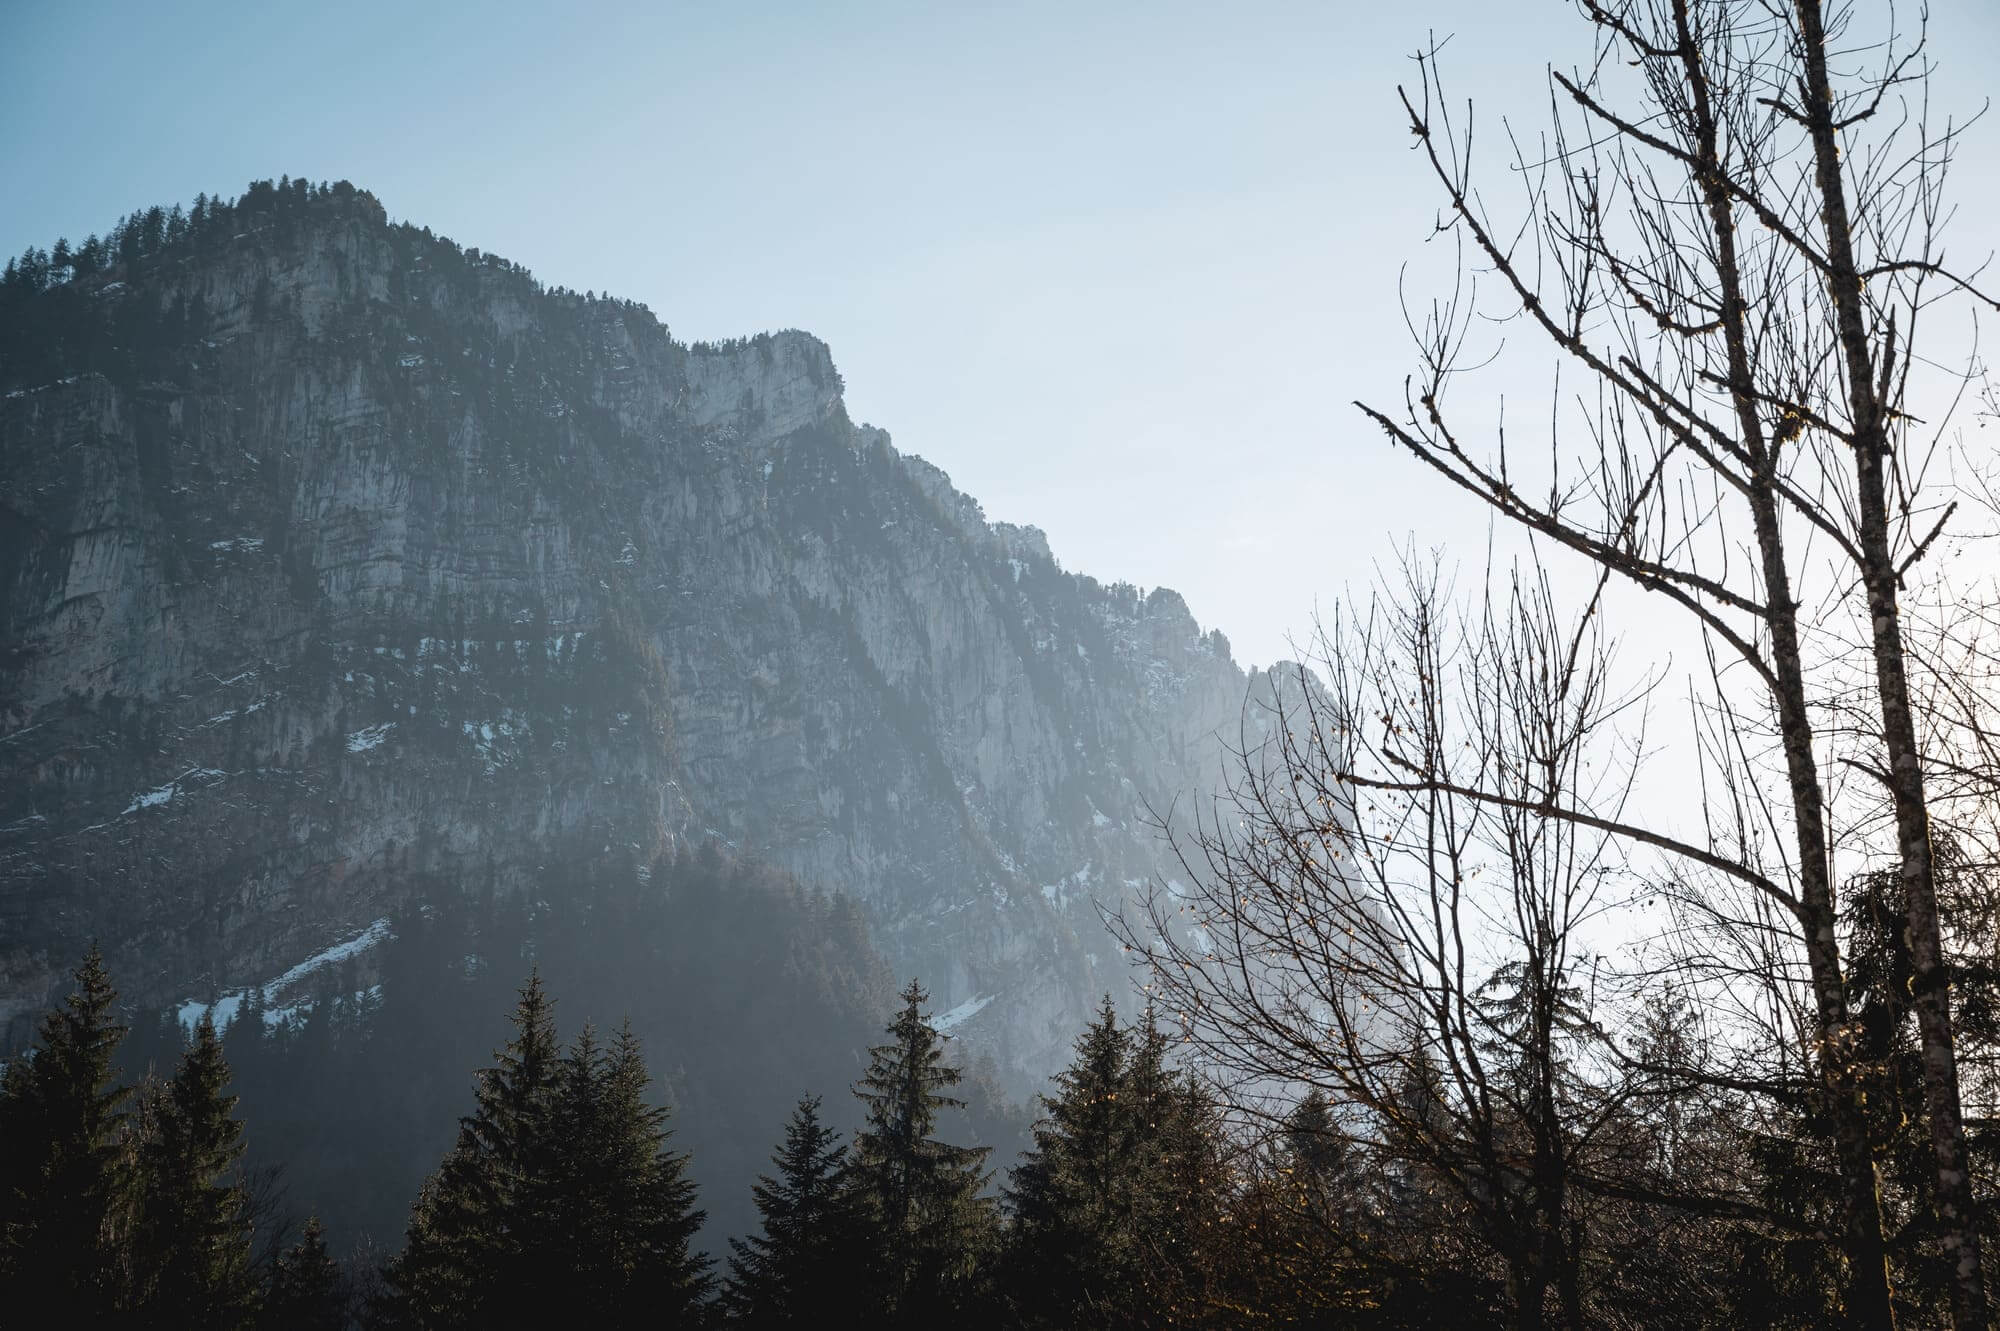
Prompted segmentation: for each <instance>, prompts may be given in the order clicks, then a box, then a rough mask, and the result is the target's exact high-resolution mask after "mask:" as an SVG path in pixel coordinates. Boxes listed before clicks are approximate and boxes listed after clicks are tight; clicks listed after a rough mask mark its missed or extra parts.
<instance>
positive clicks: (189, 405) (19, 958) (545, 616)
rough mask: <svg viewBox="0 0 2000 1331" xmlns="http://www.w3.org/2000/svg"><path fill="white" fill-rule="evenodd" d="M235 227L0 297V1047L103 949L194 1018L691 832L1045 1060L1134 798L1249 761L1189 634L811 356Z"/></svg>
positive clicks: (1160, 803)
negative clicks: (790, 885) (576, 867)
mask: <svg viewBox="0 0 2000 1331" xmlns="http://www.w3.org/2000/svg"><path fill="white" fill-rule="evenodd" d="M280 202H281V203H282V202H283V199H282V196H281V198H280ZM248 204H249V201H248V200H247V199H246V201H245V204H244V205H239V207H238V208H237V210H236V213H235V215H234V216H233V219H232V221H231V223H230V225H229V226H227V227H222V228H216V227H209V228H208V229H207V230H205V231H196V232H193V233H191V236H190V238H189V239H187V240H185V241H184V242H182V243H180V244H179V245H178V246H176V245H167V246H164V247H163V248H162V249H161V250H160V252H159V253H156V254H154V255H152V256H150V257H149V258H148V259H146V260H144V261H137V260H135V261H133V262H131V263H128V264H124V265H121V266H119V267H116V268H111V269H109V270H105V271H100V272H98V273H95V274H92V275H89V276H87V277H78V278H76V279H74V280H71V281H68V282H65V283H62V284H60V285H58V286H54V287H51V288H50V289H48V290H45V291H39V292H36V293H32V294H30V295H20V296H17V298H16V299H14V300H13V301H12V303H10V304H8V305H6V306H4V307H0V310H3V311H4V312H0V319H6V320H11V321H14V322H15V323H16V327H15V328H14V329H13V330H11V331H12V333H14V334H17V335H21V334H36V335H37V340H36V341H35V342H34V343H33V345H34V347H35V348H36V350H35V352H34V354H33V355H27V354H25V353H17V354H15V355H12V356H11V357H9V358H8V359H7V360H4V361H0V1043H4V1045H5V1046H6V1047H16V1046H18V1045H19V1044H21V1043H22V1042H23V1041H25V1039H26V1038H27V1037H28V1034H29V1027H28V1021H29V1018H30V1015H31V1014H32V1013H33V1012H34V1011H36V1010H37V1009H38V1008H39V1006H40V1005H41V1004H43V1003H45V1002H47V1001H48V1000H49V999H50V998H51V996H52V995H53V994H55V993H57V992H58V991H59V990H60V987H61V980H62V973H63V972H64V971H65V970H66V968H67V967H68V966H69V965H70V964H71V963H72V962H73V961H74V958H75V957H76V955H77V954H78V953H79V952H80V951H81V949H82V948H83V947H84V946H85V945H86V944H87V942H88V940H90V939H92V938H96V939H98V940H100V941H101V942H102V944H103V945H104V947H105V948H106V950H107V953H108V954H109V956H110V958H111V961H112V964H113V965H114V967H115V969H116V972H117V973H118V974H119V976H120V977H121V979H122V980H123V982H124V983H125V985H126V987H127V988H128V990H130V991H131V993H132V996H134V997H136V998H138V999H140V1000H143V1001H151V1002H168V1001H175V1000H182V999H186V998H189V997H201V996H203V995H204V994H207V993H212V992H215V991H218V990H222V989H227V988H230V987H234V986H240V985H245V984H250V983H256V982H260V981H262V980H265V979H268V978H269V977H270V976H272V975H275V974H277V973H279V972H281V971H283V970H284V969H285V968H286V967H287V966H290V965H292V964H294V963H296V962H297V961H299V960H300V959H301V958H304V957H306V956H308V955H310V954H312V953H314V952H316V951H317V950H319V949H321V948H323V947H325V946H326V945H327V944H328V943H329V942H330V941H336V940H338V939H339V938H341V937H343V936H345V935H347V934H349V933H352V932H354V931H357V930H360V929H362V928H363V927H365V926H366V925H367V924H368V923H369V922H370V921H373V920H375V919H377V918H379V917H380V916H381V915H383V914H384V913H385V911H386V910H387V908H388V907H389V906H391V905H392V904H393V903H395V902H397V901H399V900H404V899H407V898H409V897H410V896H411V895H412V894H419V895H420V894H422V893H425V892H438V891H483V890H487V889H489V888H490V889H492V890H496V891H501V892H509V891H534V890H536V887H537V881H538V875H540V874H541V872H542V871H543V869H544V866H546V865H548V864H549V863H550V862H551V860H552V858H553V857H558V856H561V857H572V858H585V859H601V860H603V861H604V862H605V863H606V864H607V865H609V866H612V867H611V868H610V869H607V871H616V872H635V873H638V874H640V875H641V876H642V877H643V876H644V874H645V872H646V871H645V868H644V866H645V865H647V864H648V863H650V862H651V861H652V860H653V859H654V858H655V857H657V856H659V855H662V854H668V853H671V852H672V851H673V850H674V848H675V847H676V846H678V845H680V844H684V843H686V842H688V841H690V840H699V839H701V838H703V837H706V836H715V837H719V838H722V839H724V840H726V841H729V842H731V843H733V844H735V845H736V846H738V847H739V848H740V849H742V850H744V851H746V852H748V853H751V854H755V855H758V856H761V857H764V858H767V859H770V860H772V861H775V862H776V863H779V864H781V865H783V866H785V867H788V868H790V869H791V870H793V871H795V872H796V873H798V874H799V875H801V876H802V877H804V878H806V879H807V880H809V881H811V882H813V883H816V884H818V885H820V886H823V887H825V888H828V889H837V890H840V891H844V892H848V893H851V894H853V895H854V896H856V897H857V898H859V899H860V900H861V901H862V902H864V903H865V904H866V906H867V908H868V910H869V912H870V913H871V916H872V919H873V921H874V926H875V931H876V938H877V942H878V944H879V945H880V946H882V947H883V949H884V950H885V952H886V953H887V954H888V955H889V957H890V958H891V959H892V960H893V961H894V963H895V964H896V966H897V967H898V969H899V970H901V971H902V972H903V973H905V974H915V975H918V976H921V977H922V978H923V979H924V980H925V982H926V983H927V984H928V985H929V986H930V987H931V989H932V993H933V996H934V998H935V1000H936V1003H937V1006H938V1008H939V1010H940V1011H941V1012H945V1013H947V1014H948V1016H949V1017H950V1019H951V1024H952V1025H953V1026H954V1028H955V1032H956V1033H957V1034H958V1035H960V1036H962V1037H964V1038H965V1039H966V1040H967V1042H968V1044H969V1045H970V1046H971V1048H972V1049H973V1050H976V1051H977V1050H983V1051H988V1052H991V1053H992V1054H994V1055H995V1056H996V1058H997V1060H998V1062H999V1065H1000V1066H1001V1068H1002V1069H1003V1070H1004V1071H1006V1072H1008V1073H1010V1074H1012V1075H1011V1076H1010V1078H1009V1080H1010V1081H1013V1082H1014V1083H1015V1084H1016V1085H1017V1086H1025V1085H1027V1084H1028V1083H1029V1081H1030V1079H1032V1078H1036V1077H1039V1076H1040V1075H1042V1074H1044V1073H1046V1072H1047V1071H1049V1070H1051V1069H1052V1068H1053V1067H1054V1066H1056V1065H1058V1064H1059V1063H1060V1061H1061V1059H1062V1057H1063V1055H1064V1053H1065V1052H1066V1049H1067V1045H1068V1042H1069V1040H1070V1039H1071V1037H1072V1036H1073V1034H1074V1032H1075V1031H1076V1030H1077V1029H1079V1028H1080V1026H1081V1025H1082V1023H1083V1021H1084V1020H1085V1019H1086V1016H1087V1013H1088V1009H1089V1006H1090V1004H1091V1003H1092V1001H1093V1000H1094V998H1095V997H1096V995H1097V994H1099V993H1101V992H1104V991H1107V990H1115V991H1122V990H1123V989H1124V988H1125V986H1126V985H1127V984H1128V983H1129V977H1128V968H1127V966H1126V964H1125V959H1124V958H1123V957H1121V956H1120V955H1119V949H1118V947H1117V945H1116V944H1115V943H1114V942H1113V941H1112V940H1111V938H1110V937H1109V935H1108V934H1107V933H1106V932H1105V930H1104V928H1103V925H1102V923H1101V919H1100V915H1099V909H1100V906H1108V907H1112V908H1115V907H1116V906H1117V904H1118V903H1119V902H1120V900H1121V899H1123V898H1124V897H1125V896H1127V895H1128V894H1130V893H1132V892H1135V891H1137V890H1140V889H1141V888H1142V887H1143V886H1144V885H1145V884H1146V883H1147V882H1148V881H1149V880H1151V879H1153V878H1154V877H1155V876H1156V875H1157V876H1158V877H1160V878H1162V879H1166V878H1171V877H1172V875H1173V873H1174V872H1176V871H1175V870H1174V869H1173V868H1172V867H1171V864H1170V860H1169V858H1168V855H1167V852H1166V848H1165V846H1164V845H1163V844H1162V843H1161V842H1160V840H1159V838H1158V835H1157V833H1156V831H1155V830H1154V829H1153V828H1152V826H1151V825H1150V822H1149V818H1148V813H1147V810H1148V808H1149V806H1150V807H1152V808H1156V809H1158V810H1161V811H1165V810H1166V809H1167V808H1168V807H1169V806H1170V805H1171V804H1172V803H1173V802H1174V801H1175V799H1176V798H1177V797H1179V798H1184V797H1185V796H1187V795H1188V794H1189V793H1191V792H1196V791H1201V790H1207V789H1212V788H1214V786H1215V784H1216V781H1217V778H1218V775H1219V772H1220V758H1221V739H1222V738H1223V737H1226V738H1227V739H1229V740H1231V741H1234V740H1235V739H1236V738H1237V735H1238V724H1239V721H1240V720H1241V718H1242V716H1243V706H1244V699H1245V696H1246V687H1247V686H1248V685H1249V684H1250V683H1251V681H1249V680H1247V679H1246V677H1245V675H1244V674H1243V672H1242V671H1241V670H1240V669H1239V668H1238V667H1237V666H1236V665H1235V664H1234V663H1233V662H1232V660H1231V658H1230V654H1229V648H1228V644H1227V642H1226V641H1225V640H1224V639H1223V638H1222V636H1221V635H1220V634H1218V633H1208V634H1204V633H1203V632H1202V631H1201V629H1200V628H1199V626H1198V625H1197V623H1196V621H1195V620H1194V618H1193V616H1192V615H1191V614H1190V612H1189V610H1188V607H1187V606H1186V605H1185V603H1184V602H1183V601H1182V600H1181V598H1180V597H1179V596H1178V595H1176V594H1174V593H1173V592H1170V591H1166V590H1163V589H1162V590H1156V591H1153V592H1152V593H1151V594H1150V595H1146V594H1141V593H1140V592H1139V591H1138V590H1137V589H1135V588H1133V587H1131V586H1127V585H1114V586H1103V585H1100V584H1098V583H1097V582H1095V581H1093V580H1091V579H1090V578H1088V577H1084V576H1080V575H1077V574H1074V573H1070V572H1067V571H1065V570H1063V569H1062V568H1061V567H1060V566H1059V565H1058V564H1057V562H1056V560H1055V558H1054V557H1053V555H1052V554H1051V552H1050V550H1049V547H1048V543H1047V541H1046V539H1045V538H1044V537H1043V536H1042V534H1041V533H1040V532H1039V531H1037V530H1035V529H1034V528H1032V527H1014V526H1009V525H1006V524H990V523H988V522H987V521H986V520H985V518H984V516H983V515H982V513H981V511H980V508H979V505H978V504H977V503H976V502H974V501H973V500H972V499H970V498H968V497H966V496H965V495H963V494H960V493H959V492H958V491H956V490H955V489H953V488H952V486H951V483H950V481H949V479H948V478H947V477H946V476H945V474H944V473H943V472H942V471H940V470H938V469H937V468H936V467H933V466H931V465H930V464H928V463H926V462H923V461H922V460H921V459H919V458H916V457H913V456H910V455H907V454H903V453H900V452H898V451H897V449H896V448H895V447H894V446H893V445H892V444H891V442H890V439H889V436H888V435H887V434H885V433H883V432H882V431H880V430H876V429H872V428H869V427H865V426H860V425H856V424H854V423H852V422H851V421H850V420H849V419H848V417H847V415H846V412H845V409H844V407H843V405H842V400H841V388H842V385H841V380H840V376H839V375H838V373H837V372H836V371H835V369H834V364H833V360H832V357H831V355H830V354H829V352H828V349H827V348H826V346H825V345H824V344H822V343H820V342H819V341H818V340H816V339H814V338H812V337H810V336H808V335H806V334H804V333H799V332H783V333H777V334H771V335H764V336H759V337H755V338H751V339H748V340H745V341H741V342H735V343H730V344H727V345H718V346H710V345H693V346H689V345H685V344H682V343H679V342H676V341H675V340H673V338H672V337H671V336H670V335H669V334H668V332H667V330H666V329H665V328H664V327H662V326H661V325H660V324H659V323H658V322H657V321H656V320H655V319H654V317H653V316H652V315H651V314H650V313H648V312H647V311H646V310H645V309H643V308H642V307H639V306H635V305H631V304H628V303H624V302H618V301H612V300H603V299H598V300H591V299H585V298H583V297H580V296H577V295H575V294H573V293H567V292H557V291H548V290H544V289H542V288H541V287H539V286H538V285H537V284H535V283H534V282H533V281H532V279H530V278H529V277H528V276H527V275H526V273H524V272H523V271H522V270H520V269H518V268H517V267H515V266H513V265H511V264H508V263H505V262H504V261H500V260H497V259H494V258H492V257H491V256H482V255H480V254H479V253H478V252H477V251H462V250H460V249H459V248H458V247H456V246H454V245H453V244H451V243H450V242H448V241H444V240H441V239H437V238H433V237H432V236H430V235H429V233H428V232H424V231H418V230H414V229H412V228H409V227H404V226H391V225H390V224H388V223H387V221H386V220H385V218H384V217H383V215H382V212H381V209H380V208H379V206H378V205H376V204H375V202H374V200H373V199H372V198H370V197H369V196H368V195H366V194H362V193H353V192H349V193H340V194H327V195H316V196H314V197H313V198H312V199H311V200H310V201H307V202H298V203H296V204H294V205H292V206H289V207H280V206H273V207H270V208H268V209H266V210H264V211H263V212H259V211H258V210H257V209H255V208H253V207H250V206H248ZM225 231H226V232H227V233H228V234H222V232H225ZM44 327H46V331H47V336H46V337H41V336H40V335H39V334H40V331H41V330H43V328H44ZM7 345H14V346H20V345H24V343H23V341H22V337H21V336H16V337H14V338H13V340H12V341H11V342H9V343H7Z"/></svg>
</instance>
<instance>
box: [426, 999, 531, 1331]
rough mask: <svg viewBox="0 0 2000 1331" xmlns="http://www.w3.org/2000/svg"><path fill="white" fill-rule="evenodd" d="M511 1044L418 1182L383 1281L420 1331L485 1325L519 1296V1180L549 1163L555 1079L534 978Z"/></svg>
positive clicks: (518, 1007) (519, 1009) (520, 1007)
mask: <svg viewBox="0 0 2000 1331" xmlns="http://www.w3.org/2000/svg"><path fill="white" fill-rule="evenodd" d="M513 1021H514V1036H513V1038H512V1039H511V1040H509V1041H508V1042H507V1044H506V1045H505V1046H504V1047H502V1048H501V1049H500V1050H499V1051H498V1052H497V1053H496V1054H495V1056H494V1066H493V1067H491V1068H488V1069H487V1070H486V1071H485V1073H484V1074H483V1075H482V1076H481V1077H480V1080H479V1087H478V1090H477V1092H476V1096H477V1101H476V1106H475V1108H474V1110H473V1113H472V1114H471V1115H470V1116H468V1117H466V1118H463V1119H460V1120H459V1129H458V1141H457V1143H456V1144H455V1145H454V1146H453V1147H452V1149H451V1151H450V1152H449V1153H448V1154H447V1155H446V1156H445V1158H444V1162H443V1163H442V1164H441V1165H439V1167H438V1170H437V1172H436V1173H435V1174H433V1175H432V1176H431V1177H430V1178H429V1179H427V1180H426V1181H425V1183H424V1186H423V1190H422V1191H421V1192H420V1193H419V1194H418V1196H417V1202H416V1206H415V1207H414V1208H413V1210H412V1212H411V1216H410V1227H409V1233H408V1238H407V1242H406V1245H405V1247H404V1249H403V1251H402V1253H401V1254H400V1255H399V1256H398V1257H397V1258H396V1259H395V1261H394V1262H393V1263H391V1265H390V1270H389V1281H390V1283H391V1285H392V1286H393V1287H394V1288H395V1290H396V1291H397V1293H398V1295H399V1297H400V1301H401V1311H402V1313H403V1314H404V1316H405V1317H406V1318H407V1320H408V1321H409V1322H410V1323H411V1324H413V1325H415V1326H418V1327H458V1326H482V1325H486V1324H488V1323H489V1322H491V1321H492V1320H493V1319H492V1317H491V1316H489V1315H488V1314H489V1310H490V1309H494V1308H506V1307H508V1306H510V1300H511V1298H512V1296H514V1295H515V1294H516V1293H517V1292H518V1291H519V1285H520V1280H521V1276H522V1272H521V1271H520V1269H519V1267H518V1264H517V1261H516V1259H517V1258H518V1256H519V1238H520V1235H521V1231H522V1224H521V1221H522V1217H521V1215H520V1211H519V1206H518V1205H517V1199H518V1197H519V1194H520V1191H521V1189H520V1183H521V1180H522V1179H523V1178H526V1177H530V1176H532V1175H533V1174H534V1173H535V1172H536V1169H537V1167H538V1166H542V1165H544V1164H545V1163H546V1162H545V1161H544V1160H543V1159H541V1158H539V1157H540V1156H541V1155H542V1153H543V1152H545V1151H546V1150H547V1149H548V1145H549V1141H550V1136H551V1134H549V1133H548V1132H546V1131H544V1128H545V1125H546V1121H547V1118H548V1114H549V1104H550V1100H551V1099H552V1097H553V1092H554V1089H555V1084H556V1073H557V1049H556V1040H555V1019H554V1016H553V1014H552V1012H551V1010H550V1004H549V999H548V995H547V994H546V992H545V991H544V990H543V988H542V981H541V976H540V975H539V974H531V975H530V976H529V977H528V983H527V984H526V985H525V986H523V988H522V990H521V997H520V1002H519V1003H518V1004H517V1005H516V1006H515V1009H514V1018H513Z"/></svg>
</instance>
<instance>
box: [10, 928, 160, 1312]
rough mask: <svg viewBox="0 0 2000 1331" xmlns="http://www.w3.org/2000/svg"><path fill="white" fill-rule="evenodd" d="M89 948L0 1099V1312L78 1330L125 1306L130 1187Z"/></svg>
mask: <svg viewBox="0 0 2000 1331" xmlns="http://www.w3.org/2000/svg"><path fill="white" fill-rule="evenodd" d="M116 999H117V994H116V992H115V991H114V990H113V989H112V987H111V980H110V977H109V976H107V975H106V974H105V971H104V961H103V958H102V957H101V956H100V955H99V954H98V951H97V949H96V948H95V947H92V948H91V950H90V952H89V954H88V955H87V956H86V957H85V958H84V960H83V964H82V965H81V966H79V967H78V968H77V970H76V990H75V992H74V993H72V994H71V995H70V997H69V1000H68V1002H67V1004H66V1005H65V1006H64V1007H63V1008H62V1009H61V1010H60V1011H56V1012H51V1013H49V1014H48V1016H47V1017H46V1018H45V1019H44V1020H43V1022H42V1029H41V1036H40V1039H39V1040H37V1042H36V1044H35V1048H34V1049H33V1051H32V1052H30V1053H29V1054H28V1055H27V1056H25V1057H22V1058H16V1059H13V1060H12V1061H10V1062H9V1063H8V1065H7V1072H6V1080H5V1083H4V1088H0V1146H3V1147H4V1149H0V1306H10V1307H65V1308H68V1309H71V1310H73V1311H74V1312H75V1314H76V1315H77V1316H78V1318H79V1320H84V1321H88V1320H91V1319H97V1318H103V1317H105V1316H107V1315H108V1314H109V1313H110V1311H111V1309H112V1308H113V1307H114V1306H116V1305H117V1304H118V1303H119V1302H121V1298H120V1289H119V1285H118V1281H117V1272H116V1256H117V1249H118V1240H119V1238H120V1233H119V1231H120V1228H121V1225H122V1222H123V1218H124V1212H125V1208H126V1206H127V1204H128V1202H129V1198H130V1194H131V1189H132V1185H133V1170H132V1161H131V1157H130V1153H129V1152H128V1151H127V1150H126V1147H125V1143H124V1141H123V1140H122V1137H123V1129H124V1125H125V1119H126V1114H125V1111H124V1108H123V1106H124V1103H125V1101H126V1099H127V1098H128V1097H129V1095H130V1091H129V1089H128V1088H126V1087H124V1086H120V1085H118V1084H116V1082H115V1081H114V1080H113V1060H114V1058H115V1056H116V1053H117V1049H118V1043H119V1041H120V1040H121V1039H123V1038H124V1035H125V1028H124V1027H123V1026H121V1025H119V1024H118V1023H117V1022H116V1021H115V1020H113V1014H112V1007H113V1004H114V1003H115V1002H116Z"/></svg>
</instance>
